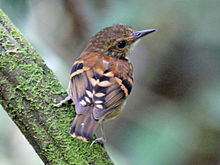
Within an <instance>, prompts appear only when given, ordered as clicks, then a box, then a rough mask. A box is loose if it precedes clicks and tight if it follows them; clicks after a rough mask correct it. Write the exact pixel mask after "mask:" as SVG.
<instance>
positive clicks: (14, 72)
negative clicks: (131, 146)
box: [0, 11, 112, 164]
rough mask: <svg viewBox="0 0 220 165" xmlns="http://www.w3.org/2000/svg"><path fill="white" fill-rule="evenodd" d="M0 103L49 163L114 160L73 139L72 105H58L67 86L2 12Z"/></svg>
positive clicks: (43, 158)
mask: <svg viewBox="0 0 220 165" xmlns="http://www.w3.org/2000/svg"><path fill="white" fill-rule="evenodd" d="M0 41H1V45H0V46H1V47H0V48H1V49H0V60H1V61H0V69H1V70H0V76H1V77H0V79H1V80H0V85H1V86H0V89H1V97H0V103H1V104H2V106H3V107H4V109H5V110H6V111H7V112H8V115H9V116H10V117H11V118H12V119H13V120H14V121H15V123H16V124H17V125H18V127H19V128H20V130H21V131H22V133H23V134H24V135H25V136H26V138H27V139H28V140H29V142H30V143H31V144H32V145H33V147H34V149H35V150H36V152H37V153H38V155H39V156H40V157H41V158H42V160H43V161H44V162H45V163H47V164H91V163H94V164H112V162H111V160H110V159H109V158H108V156H107V154H106V151H105V150H104V149H103V148H102V147H101V146H100V145H98V144H94V145H93V146H92V147H90V143H85V142H83V141H81V140H78V139H73V138H71V136H70V134H69V127H70V123H71V121H72V120H73V119H74V115H75V111H74V107H73V106H72V105H64V106H62V107H60V108H54V103H56V102H57V101H58V100H61V99H63V98H64V97H65V96H66V91H65V89H63V88H62V86H61V84H60V83H59V82H58V80H57V79H56V76H55V75H54V74H53V72H52V71H51V70H50V69H49V68H48V67H47V66H46V64H45V62H44V61H43V60H42V59H41V57H40V56H39V54H38V53H37V52H36V51H35V50H34V48H33V47H32V46H31V45H30V44H29V43H28V42H27V41H26V40H25V39H24V38H23V36H22V34H21V33H20V32H19V31H18V30H17V29H16V28H15V27H14V25H13V24H12V23H11V22H10V20H9V19H8V18H7V16H6V15H5V14H4V13H3V12H2V11H0Z"/></svg>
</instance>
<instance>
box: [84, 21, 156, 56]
mask: <svg viewBox="0 0 220 165" xmlns="http://www.w3.org/2000/svg"><path fill="white" fill-rule="evenodd" d="M154 31H155V29H147V30H142V31H135V30H134V29H131V28H130V27H128V26H125V25H122V24H115V25H112V26H110V27H106V28H104V29H102V30H101V31H99V32H98V33H97V34H96V35H94V36H93V37H92V38H91V39H90V41H89V43H88V46H87V48H86V51H94V52H99V53H102V54H104V55H107V56H112V57H115V58H119V59H126V55H127V54H128V52H129V51H130V49H131V47H132V45H133V44H134V43H135V42H136V41H138V40H139V39H140V38H141V37H143V36H146V35H147V34H150V33H152V32H154Z"/></svg>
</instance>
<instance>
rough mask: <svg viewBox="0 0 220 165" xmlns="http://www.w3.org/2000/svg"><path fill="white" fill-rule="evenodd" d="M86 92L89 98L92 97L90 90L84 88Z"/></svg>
mask: <svg viewBox="0 0 220 165" xmlns="http://www.w3.org/2000/svg"><path fill="white" fill-rule="evenodd" d="M86 93H87V95H88V96H89V97H90V98H93V94H92V92H90V91H89V90H86Z"/></svg>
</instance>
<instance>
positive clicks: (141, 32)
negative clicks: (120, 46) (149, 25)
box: [133, 29, 156, 41]
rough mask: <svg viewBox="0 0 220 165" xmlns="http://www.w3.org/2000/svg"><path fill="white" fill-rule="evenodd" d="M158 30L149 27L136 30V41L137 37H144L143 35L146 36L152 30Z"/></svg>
mask: <svg viewBox="0 0 220 165" xmlns="http://www.w3.org/2000/svg"><path fill="white" fill-rule="evenodd" d="M154 31H156V29H147V30H141V31H136V32H133V34H134V39H133V40H134V41H136V40H137V39H139V38H141V37H143V36H146V35H148V34H150V33H152V32H154Z"/></svg>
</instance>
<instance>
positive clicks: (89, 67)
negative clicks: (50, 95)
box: [58, 24, 155, 141]
mask: <svg viewBox="0 0 220 165" xmlns="http://www.w3.org/2000/svg"><path fill="white" fill-rule="evenodd" d="M153 31H155V30H154V29H149V30H143V31H135V30H133V29H131V28H129V27H127V26H124V25H120V24H116V25H113V26H110V27H107V28H104V29H103V30H101V31H100V32H98V33H97V34H96V35H94V36H93V37H92V38H91V39H90V41H89V43H88V46H87V47H86V48H85V50H84V51H83V52H82V53H81V55H80V56H79V58H78V59H77V60H76V61H75V62H74V64H73V66H72V70H71V73H70V83H69V96H68V97H67V99H72V100H73V101H74V103H75V109H76V114H77V115H76V117H75V119H74V121H73V123H72V125H71V128H70V133H71V135H72V136H73V137H77V138H79V139H82V140H84V141H88V140H89V139H90V138H91V137H92V136H93V135H94V132H95V130H96V127H97V124H98V123H102V122H103V121H104V120H106V119H111V118H114V117H115V116H117V115H118V114H119V113H120V111H121V110H122V106H123V105H124V104H125V100H126V98H127V96H128V95H129V94H130V92H131V89H132V86H133V77H132V76H133V69H132V65H131V63H130V62H129V61H128V59H127V57H126V56H127V54H128V52H129V50H130V48H131V46H132V44H133V43H134V42H135V41H137V40H138V39H139V38H141V37H143V36H145V35H147V34H149V33H151V32H153ZM67 99H66V100H67ZM66 100H64V101H62V102H61V104H62V103H63V102H65V101H66ZM58 105H60V104H58Z"/></svg>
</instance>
